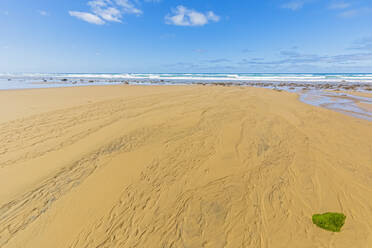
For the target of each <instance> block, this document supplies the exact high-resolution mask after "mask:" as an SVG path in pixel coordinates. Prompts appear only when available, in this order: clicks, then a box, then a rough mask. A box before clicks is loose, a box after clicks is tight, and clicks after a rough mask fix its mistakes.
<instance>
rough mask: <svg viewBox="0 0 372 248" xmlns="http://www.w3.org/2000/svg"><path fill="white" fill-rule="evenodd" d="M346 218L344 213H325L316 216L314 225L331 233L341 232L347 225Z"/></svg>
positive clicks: (314, 216)
mask: <svg viewBox="0 0 372 248" xmlns="http://www.w3.org/2000/svg"><path fill="white" fill-rule="evenodd" d="M345 219H346V216H345V215H344V214H342V213H324V214H314V215H313V223H314V224H315V225H317V226H318V227H320V228H323V229H325V230H328V231H331V232H339V231H341V227H342V226H343V225H344V223H345Z"/></svg>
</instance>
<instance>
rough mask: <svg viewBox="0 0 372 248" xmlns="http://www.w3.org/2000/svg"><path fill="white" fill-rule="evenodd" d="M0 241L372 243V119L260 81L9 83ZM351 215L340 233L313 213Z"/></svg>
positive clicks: (0, 163)
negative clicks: (14, 86) (319, 223)
mask: <svg viewBox="0 0 372 248" xmlns="http://www.w3.org/2000/svg"><path fill="white" fill-rule="evenodd" d="M0 104H1V105H0V106H2V107H1V108H0V220H1V222H0V247H5V248H8V247H9V248H11V247H27V248H29V247H30V248H33V247H35V248H42V247H48V248H49V247H70V248H78V247H79V248H80V247H107V248H108V247H252V248H253V247H283V248H284V247H286V248H287V247H305V248H306V247H309V248H310V247H337V248H343V247H345V248H346V247H347V248H350V247H361V248H363V247H365V248H367V247H371V246H372V211H371V209H372V142H371V141H372V124H371V122H369V121H367V120H363V119H358V118H354V117H351V116H347V115H344V114H341V113H338V112H335V111H332V110H328V109H324V108H320V107H316V106H311V105H307V104H305V103H302V102H300V101H299V100H298V96H297V95H296V94H294V93H289V92H285V91H281V92H278V91H274V90H269V89H263V88H252V87H239V86H236V87H221V86H198V85H194V86H128V85H126V86H125V85H119V86H92V87H74V88H55V89H33V90H15V91H0ZM328 211H334V212H343V213H344V214H345V215H346V216H347V219H346V223H345V226H344V227H343V229H342V231H341V232H340V233H332V232H328V231H325V230H322V229H319V228H318V227H316V226H315V225H313V224H312V221H311V216H312V215H313V214H315V213H322V212H328Z"/></svg>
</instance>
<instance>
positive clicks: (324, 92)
mask: <svg viewBox="0 0 372 248" xmlns="http://www.w3.org/2000/svg"><path fill="white" fill-rule="evenodd" d="M45 85H48V83H45ZM51 85H52V87H45V88H28V89H3V90H5V91H7V90H29V89H49V88H66V87H85V86H91V87H94V86H110V85H111V86H120V85H131V86H136V85H137V86H192V85H199V86H200V85H203V86H225V87H257V88H266V89H271V90H277V91H278V90H279V91H282V90H283V91H286V92H292V93H296V94H298V95H299V100H300V101H301V102H304V103H307V104H310V105H313V106H318V107H323V108H327V109H331V110H334V111H337V112H339V113H343V114H346V115H349V116H353V117H356V118H360V119H365V120H368V121H372V110H371V107H370V105H371V104H372V88H371V86H370V85H369V84H365V85H364V86H363V87H364V89H361V88H360V87H361V86H362V85H363V84H357V85H351V86H350V85H346V84H335V85H330V84H319V85H313V84H304V83H300V84H295V83H283V82H282V83H280V84H275V83H268V82H266V83H248V82H245V83H237V82H234V83H232V82H230V83H226V82H220V83H218V82H209V83H206V82H203V83H184V84H181V83H175V82H174V83H171V84H166V83H151V82H149V83H146V84H138V83H128V82H124V83H123V82H121V83H115V84H112V83H111V84H103V85H102V84H96V85H89V84H86V85H73V84H67V85H64V86H56V85H53V84H51ZM365 89H368V90H365ZM3 90H2V89H0V91H3ZM342 95H343V96H345V98H344V100H343V101H342V100H341V98H342ZM345 99H348V101H347V100H345ZM335 100H336V101H335Z"/></svg>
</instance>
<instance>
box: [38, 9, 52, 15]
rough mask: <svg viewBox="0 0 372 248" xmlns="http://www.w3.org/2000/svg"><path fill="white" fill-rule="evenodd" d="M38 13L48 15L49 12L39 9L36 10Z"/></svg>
mask: <svg viewBox="0 0 372 248" xmlns="http://www.w3.org/2000/svg"><path fill="white" fill-rule="evenodd" d="M38 12H39V14H40V15H42V16H49V15H50V14H49V13H48V12H46V11H45V10H39V11H38Z"/></svg>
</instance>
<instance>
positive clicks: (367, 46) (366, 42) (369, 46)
mask: <svg viewBox="0 0 372 248" xmlns="http://www.w3.org/2000/svg"><path fill="white" fill-rule="evenodd" d="M349 49H350V50H366V51H372V36H370V37H365V38H362V39H358V40H356V41H355V42H354V43H353V45H352V46H351V47H350V48H349Z"/></svg>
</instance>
